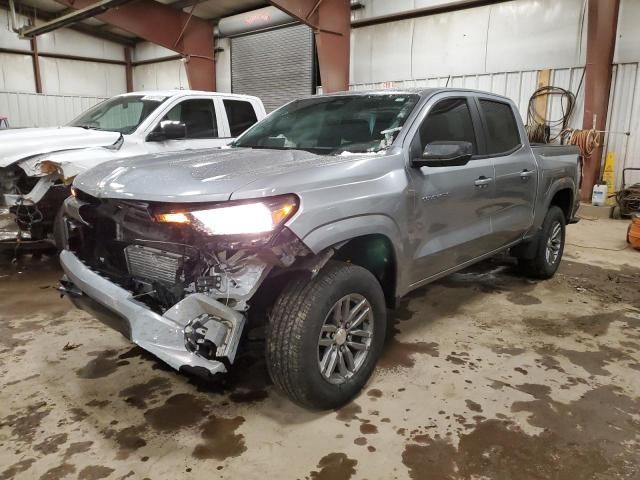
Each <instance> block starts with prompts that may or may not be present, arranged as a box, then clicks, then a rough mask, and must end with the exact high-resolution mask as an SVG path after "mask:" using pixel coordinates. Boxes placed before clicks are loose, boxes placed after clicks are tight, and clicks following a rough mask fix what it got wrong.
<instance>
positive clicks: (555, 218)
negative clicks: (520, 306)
mask: <svg viewBox="0 0 640 480" xmlns="http://www.w3.org/2000/svg"><path fill="white" fill-rule="evenodd" d="M538 235H539V237H538V241H537V246H536V252H535V256H534V257H533V258H531V259H523V258H520V259H518V265H519V267H520V270H521V271H522V273H524V274H525V275H527V276H528V277H532V278H538V279H543V280H544V279H547V278H551V277H553V276H554V275H555V273H556V271H557V270H558V267H559V266H560V261H561V260H562V254H563V253H564V243H565V235H566V219H565V216H564V212H563V211H562V210H561V209H560V208H559V207H555V206H553V207H550V208H549V211H548V212H547V215H546V217H545V218H544V222H543V223H542V229H541V230H540V233H539V234H538Z"/></svg>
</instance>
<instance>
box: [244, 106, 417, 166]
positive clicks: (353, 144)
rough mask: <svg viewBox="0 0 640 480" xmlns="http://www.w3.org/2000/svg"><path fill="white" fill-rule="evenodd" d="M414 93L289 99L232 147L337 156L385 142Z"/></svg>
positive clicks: (399, 124)
mask: <svg viewBox="0 0 640 480" xmlns="http://www.w3.org/2000/svg"><path fill="white" fill-rule="evenodd" d="M418 99H419V97H418V95H410V94H383V95H380V94H374V95H345V96H336V97H315V98H308V99H305V100H297V101H294V102H291V103H289V104H287V105H285V106H284V107H282V108H280V109H279V110H276V111H275V112H273V113H272V114H271V115H269V116H268V117H267V118H265V119H264V120H262V121H261V122H259V123H257V124H256V125H254V126H253V127H252V128H250V129H249V130H248V131H247V132H246V133H245V134H244V135H242V136H241V137H240V138H238V139H237V140H236V141H235V142H234V143H233V144H232V145H233V146H235V147H250V148H276V149H287V150H289V149H298V150H309V151H314V152H318V153H323V154H332V155H339V154H341V153H344V152H348V153H364V152H378V151H380V150H383V149H385V148H387V147H389V146H390V145H391V144H392V143H393V140H394V139H395V137H396V135H397V134H398V132H399V131H400V130H401V129H402V126H403V125H404V122H405V121H406V119H407V117H408V116H409V114H410V113H411V111H412V110H413V108H414V107H415V105H416V103H417V102H418Z"/></svg>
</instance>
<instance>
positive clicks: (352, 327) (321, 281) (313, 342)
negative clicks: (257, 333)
mask: <svg viewBox="0 0 640 480" xmlns="http://www.w3.org/2000/svg"><path fill="white" fill-rule="evenodd" d="M385 330H386V307H385V302H384V294H383V292H382V288H381V287H380V284H379V282H378V280H376V278H375V277H374V276H373V275H372V274H371V273H370V272H369V271H368V270H365V269H364V268H362V267H358V266H355V265H351V264H346V263H341V262H330V263H328V264H327V266H326V267H325V268H324V269H322V270H321V271H320V272H319V273H318V274H317V276H315V277H314V278H313V279H311V281H309V279H308V277H305V278H297V279H295V280H292V281H291V282H290V283H289V285H288V286H287V287H286V288H285V289H284V291H283V292H282V294H281V295H280V297H279V298H278V300H277V301H276V304H275V306H274V309H273V312H272V316H271V319H270V322H269V327H268V330H267V352H266V355H267V366H268V369H269V374H270V376H271V378H272V379H273V381H274V383H275V384H276V385H277V386H278V387H279V388H280V389H281V390H283V391H284V392H285V393H286V394H287V395H288V396H289V397H290V398H291V399H292V400H293V401H295V402H296V403H298V404H300V405H302V406H305V407H309V408H317V409H331V408H337V407H339V406H341V405H344V404H345V403H347V402H348V401H349V400H351V399H352V398H353V397H354V396H355V395H357V394H358V392H360V390H361V389H362V388H363V387H364V385H365V384H366V382H367V380H368V379H369V377H370V375H371V373H372V371H373V369H374V367H375V364H376V361H377V360H378V357H379V356H380V354H381V352H382V348H383V344H384V338H385Z"/></svg>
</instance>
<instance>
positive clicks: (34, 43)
mask: <svg viewBox="0 0 640 480" xmlns="http://www.w3.org/2000/svg"><path fill="white" fill-rule="evenodd" d="M31 58H32V59H33V78H34V79H35V83H36V93H42V75H40V55H39V54H38V40H37V39H36V38H35V37H34V38H32V39H31Z"/></svg>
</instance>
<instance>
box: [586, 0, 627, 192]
mask: <svg viewBox="0 0 640 480" xmlns="http://www.w3.org/2000/svg"><path fill="white" fill-rule="evenodd" d="M588 8H589V10H588V27H587V65H586V68H585V98H584V118H583V120H582V128H584V129H591V128H595V129H597V130H601V131H603V130H605V129H606V125H607V111H608V108H609V94H610V91H611V73H612V70H613V52H614V49H615V46H616V35H617V27H618V11H619V9H620V0H589V7H588ZM601 160H602V147H598V148H596V149H595V150H594V151H593V153H592V154H591V157H590V158H587V159H585V165H584V169H583V175H584V176H583V181H582V192H581V197H582V200H583V201H589V200H590V199H591V192H592V190H593V186H594V185H595V184H596V183H597V182H598V181H599V180H600V163H601Z"/></svg>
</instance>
